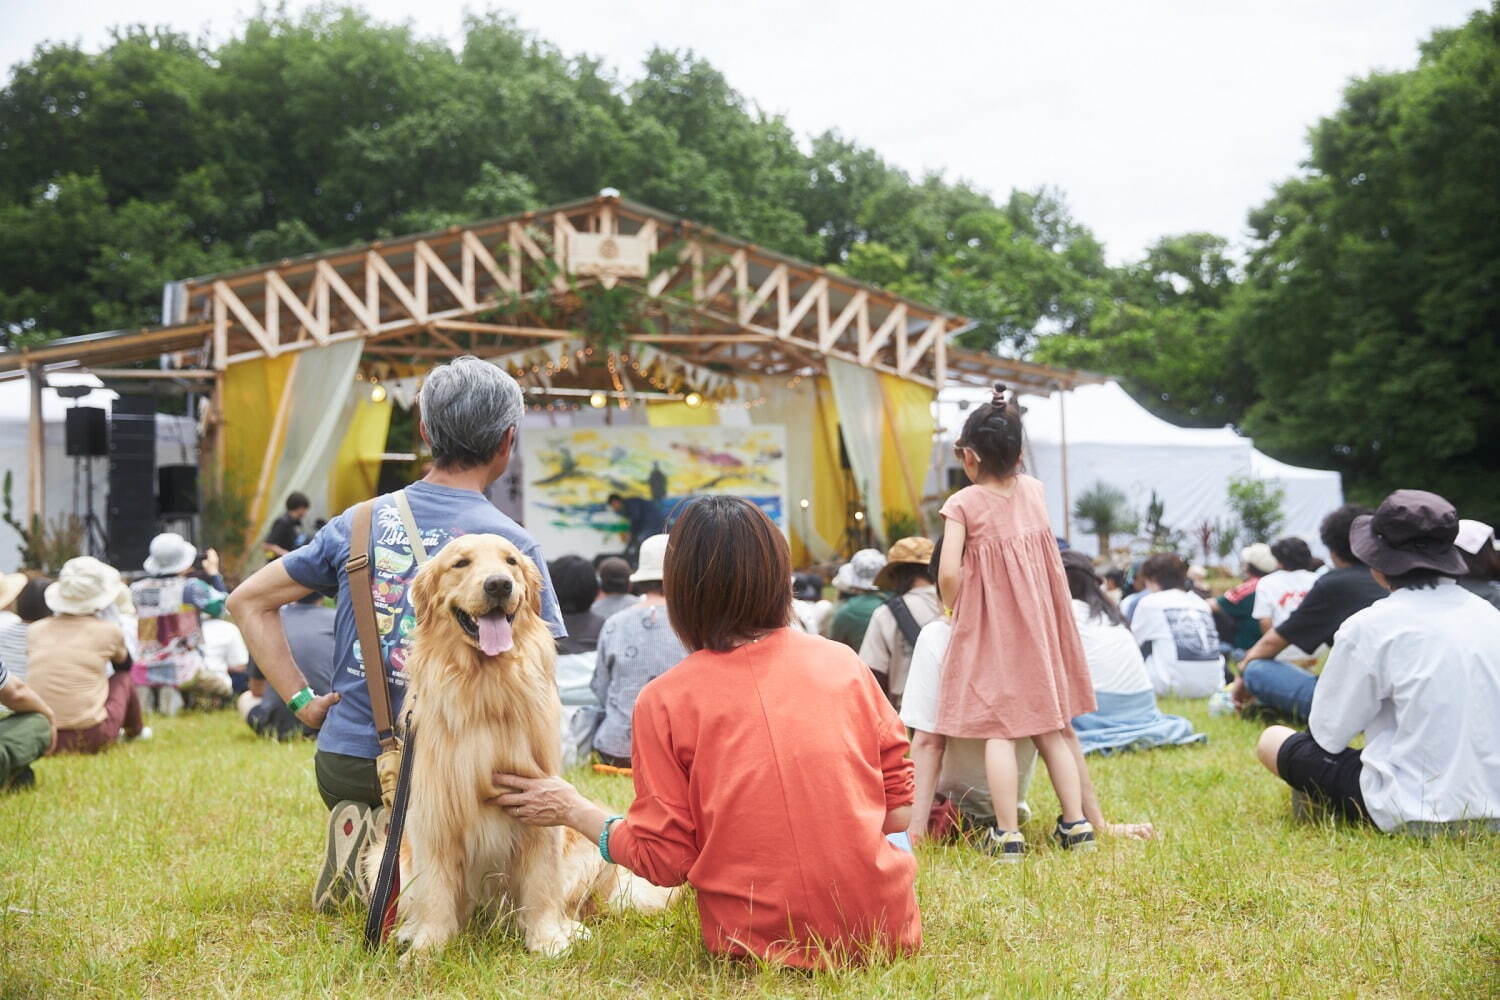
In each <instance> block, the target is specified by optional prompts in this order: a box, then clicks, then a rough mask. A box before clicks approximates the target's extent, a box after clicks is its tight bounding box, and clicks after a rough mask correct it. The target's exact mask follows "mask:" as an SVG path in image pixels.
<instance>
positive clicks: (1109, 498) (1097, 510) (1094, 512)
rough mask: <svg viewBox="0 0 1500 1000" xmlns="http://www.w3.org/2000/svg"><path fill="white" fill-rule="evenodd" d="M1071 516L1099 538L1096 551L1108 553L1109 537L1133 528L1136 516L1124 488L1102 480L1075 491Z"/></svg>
mask: <svg viewBox="0 0 1500 1000" xmlns="http://www.w3.org/2000/svg"><path fill="white" fill-rule="evenodd" d="M1073 516H1074V517H1075V518H1077V519H1078V524H1079V527H1081V528H1082V529H1083V530H1084V531H1087V532H1089V533H1091V534H1094V535H1097V536H1098V538H1099V554H1100V555H1108V554H1109V550H1110V539H1111V538H1112V537H1113V536H1115V535H1127V534H1130V533H1131V532H1133V531H1135V529H1136V525H1137V523H1138V522H1137V519H1136V516H1135V511H1133V510H1131V509H1130V498H1129V497H1127V496H1126V495H1125V491H1124V490H1122V489H1120V488H1119V487H1116V486H1111V485H1109V484H1108V483H1105V482H1097V483H1095V484H1094V485H1093V486H1090V487H1089V488H1088V489H1086V490H1084V491H1083V492H1082V493H1080V494H1078V498H1077V499H1076V500H1074V501H1073Z"/></svg>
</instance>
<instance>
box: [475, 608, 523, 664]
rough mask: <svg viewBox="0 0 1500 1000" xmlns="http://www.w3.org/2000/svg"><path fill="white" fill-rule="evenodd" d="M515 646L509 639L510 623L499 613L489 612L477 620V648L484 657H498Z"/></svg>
mask: <svg viewBox="0 0 1500 1000" xmlns="http://www.w3.org/2000/svg"><path fill="white" fill-rule="evenodd" d="M513 645H515V643H514V641H513V640H512V639H511V634H510V622H509V621H507V620H506V618H505V615H504V614H502V613H501V612H499V611H491V612H490V613H489V614H487V615H482V616H481V617H480V618H479V648H480V649H481V650H483V651H484V655H485V656H499V655H500V654H501V653H506V652H509V651H510V647H511V646H513Z"/></svg>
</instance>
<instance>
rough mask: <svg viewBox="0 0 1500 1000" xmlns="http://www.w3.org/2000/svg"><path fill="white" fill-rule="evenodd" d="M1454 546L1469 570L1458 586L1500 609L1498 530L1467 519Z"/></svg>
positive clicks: (1463, 520)
mask: <svg viewBox="0 0 1500 1000" xmlns="http://www.w3.org/2000/svg"><path fill="white" fill-rule="evenodd" d="M1453 544H1454V545H1456V546H1458V550H1459V552H1461V553H1463V559H1464V562H1465V563H1467V564H1468V567H1469V571H1468V572H1467V573H1465V574H1464V575H1463V576H1461V577H1459V578H1458V585H1459V586H1460V587H1462V588H1464V589H1465V590H1467V591H1468V592H1469V593H1471V594H1476V595H1478V596H1480V597H1482V598H1484V599H1485V600H1486V601H1489V602H1490V604H1492V605H1494V606H1495V607H1496V608H1500V542H1497V541H1495V529H1494V528H1492V527H1490V526H1489V525H1488V524H1485V523H1484V522H1483V521H1475V520H1472V519H1470V518H1463V519H1462V520H1460V521H1459V522H1458V537H1457V538H1455V539H1454V540H1453Z"/></svg>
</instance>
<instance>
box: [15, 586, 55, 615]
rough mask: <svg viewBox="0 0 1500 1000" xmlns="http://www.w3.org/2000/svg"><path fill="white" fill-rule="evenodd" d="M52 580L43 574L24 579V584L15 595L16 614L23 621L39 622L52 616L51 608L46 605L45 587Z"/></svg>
mask: <svg viewBox="0 0 1500 1000" xmlns="http://www.w3.org/2000/svg"><path fill="white" fill-rule="evenodd" d="M51 585H52V581H51V580H49V579H47V578H46V577H45V576H38V577H33V578H32V579H30V580H27V581H26V586H24V587H22V588H21V592H20V593H19V594H17V595H16V616H17V617H19V618H20V619H21V620H22V621H23V622H39V621H41V620H42V619H43V618H51V617H52V609H51V608H49V607H47V600H46V597H45V595H46V593H47V588H48V587H50V586H51Z"/></svg>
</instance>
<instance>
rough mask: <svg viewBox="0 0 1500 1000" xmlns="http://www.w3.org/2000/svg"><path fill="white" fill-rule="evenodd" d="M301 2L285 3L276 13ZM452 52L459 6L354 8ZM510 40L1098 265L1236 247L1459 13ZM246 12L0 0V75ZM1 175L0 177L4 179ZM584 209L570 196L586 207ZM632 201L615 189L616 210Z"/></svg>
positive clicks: (605, 22) (1167, 13)
mask: <svg viewBox="0 0 1500 1000" xmlns="http://www.w3.org/2000/svg"><path fill="white" fill-rule="evenodd" d="M305 6H307V4H305V3H302V2H298V0H290V2H289V3H288V7H290V8H291V9H294V10H295V9H301V8H303V7H305ZM363 6H364V7H365V8H366V9H368V10H369V11H371V12H372V13H373V14H374V15H376V16H377V17H379V18H381V19H384V20H392V21H401V20H411V21H412V22H414V23H415V24H416V26H417V28H418V29H419V30H420V31H421V32H423V33H425V34H431V35H442V36H445V37H448V38H450V39H456V38H458V37H459V32H460V25H461V21H462V17H463V13H464V10H465V9H466V8H468V9H476V8H477V9H483V8H482V5H478V4H474V3H468V4H466V3H464V0H421V2H416V0H365V2H364V4H363ZM503 7H504V9H507V10H510V11H513V12H514V13H515V14H516V15H517V16H518V17H519V19H520V22H521V23H522V25H524V26H525V27H528V28H532V29H535V30H536V31H537V32H539V33H540V34H541V35H542V36H543V37H545V38H547V39H549V40H551V41H552V42H554V43H556V44H558V45H559V46H561V47H562V49H563V50H564V51H566V52H568V53H588V54H591V55H596V56H602V57H603V58H604V59H605V60H606V61H607V62H609V63H610V64H611V65H613V66H614V67H615V69H616V70H617V71H618V72H619V73H620V75H622V76H623V77H625V78H627V79H628V78H631V77H634V76H635V75H636V74H637V73H638V72H639V67H640V65H641V60H642V58H643V57H644V55H645V54H646V52H647V51H648V50H649V49H650V47H651V46H653V45H661V46H664V47H669V48H684V49H686V48H691V49H693V50H695V51H697V52H698V53H699V54H701V55H703V56H705V57H707V58H708V59H709V61H711V62H712V63H713V64H714V65H715V66H717V67H718V68H719V69H720V70H722V71H723V72H724V73H725V74H726V75H727V76H728V78H729V80H730V82H731V83H732V84H733V85H734V86H735V87H736V88H737V89H739V90H740V91H741V92H742V93H744V94H745V95H746V96H747V97H748V98H749V99H751V100H752V101H755V102H756V103H758V104H759V105H760V106H761V107H763V108H765V109H767V110H769V111H773V112H779V113H782V114H784V115H785V116H786V118H787V120H788V121H789V122H790V124H791V125H792V127H793V128H794V129H796V130H797V132H798V133H799V134H802V135H804V136H805V135H807V134H811V133H816V132H821V131H823V130H824V129H829V128H834V129H838V130H839V131H842V132H843V133H844V134H846V135H848V136H851V137H853V138H855V139H857V140H859V141H860V142H862V143H865V144H868V145H870V146H873V147H875V148H876V149H877V150H879V151H880V152H881V153H882V154H884V155H885V156H886V157H887V158H888V159H890V160H893V161H894V162H896V163H897V164H899V165H901V166H902V167H904V168H906V169H907V170H909V171H912V172H913V173H921V172H924V171H927V170H932V169H935V170H942V171H944V172H945V173H946V174H948V175H949V176H950V177H962V178H965V179H967V180H969V181H971V182H973V183H975V184H977V185H979V186H981V187H983V188H985V189H987V190H989V191H991V192H993V193H995V194H996V195H998V196H1000V197H1003V196H1004V194H1005V193H1006V192H1007V191H1008V190H1009V189H1010V188H1012V187H1021V188H1033V187H1036V186H1038V185H1043V184H1050V185H1054V186H1056V187H1058V188H1060V189H1062V191H1063V192H1064V193H1065V194H1066V196H1067V198H1068V199H1069V201H1070V203H1071V204H1072V207H1073V211H1074V214H1075V216H1076V217H1077V218H1078V219H1079V220H1081V221H1082V222H1084V223H1085V224H1087V225H1089V226H1090V227H1092V228H1093V230H1094V231H1095V232H1096V233H1097V234H1098V235H1099V237H1100V238H1101V239H1103V240H1104V242H1105V244H1106V247H1107V249H1108V251H1109V255H1110V257H1111V258H1112V259H1113V260H1115V261H1120V260H1123V259H1128V258H1131V257H1134V256H1136V255H1138V254H1139V253H1140V251H1141V250H1142V248H1143V247H1145V246H1146V245H1148V244H1149V243H1151V242H1152V241H1153V240H1154V239H1155V238H1156V237H1158V236H1160V235H1163V234H1166V233H1178V232H1187V231H1193V230H1208V231H1211V232H1216V233H1221V234H1224V235H1227V236H1229V237H1231V238H1233V239H1235V240H1236V241H1239V240H1241V239H1243V237H1244V232H1245V215H1246V212H1247V211H1248V210H1249V209H1250V208H1251V207H1252V206H1254V205H1256V204H1258V203H1260V202H1261V201H1263V200H1264V199H1265V198H1266V196H1267V195H1268V194H1269V193H1270V190H1271V187H1272V185H1273V184H1274V183H1275V182H1276V181H1277V180H1279V179H1281V178H1283V177H1285V176H1287V175H1288V174H1290V173H1292V172H1294V171H1295V170H1296V168H1297V165H1298V163H1299V161H1301V159H1302V158H1303V156H1304V151H1305V146H1304V136H1305V134H1306V129H1307V128H1308V126H1309V125H1311V124H1313V123H1314V122H1315V121H1316V120H1317V119H1318V118H1319V117H1320V116H1322V115H1325V114H1327V113H1329V112H1330V111H1332V110H1333V109H1334V108H1335V107H1337V105H1338V101H1339V94H1340V91H1341V89H1342V88H1343V86H1344V84H1345V82H1346V81H1347V80H1348V79H1349V78H1350V77H1353V76H1357V75H1362V74H1364V73H1367V72H1369V71H1370V70H1373V69H1404V68H1407V67H1410V66H1411V65H1413V64H1414V63H1415V61H1416V52H1417V43H1418V41H1419V40H1421V39H1424V38H1426V37H1427V35H1428V34H1429V33H1430V32H1431V31H1432V30H1433V29H1434V28H1436V27H1448V26H1454V25H1457V24H1459V23H1461V22H1462V21H1463V20H1464V19H1465V18H1466V17H1467V15H1468V13H1469V12H1470V11H1472V10H1474V9H1476V8H1477V7H1478V3H1476V2H1475V0H1126V2H1123V3H1120V2H1115V3H1111V2H1107V0H1096V2H1091V3H1083V2H1077V0H1062V2H1059V0H1054V2H1046V3H1043V2H1026V3H1021V2H1014V0H1010V2H1007V0H971V2H969V3H955V2H950V0H904V2H892V0H859V2H853V0H797V2H788V0H762V2H758V3H748V4H724V3H714V2H709V3H703V2H702V0H695V2H689V0H634V2H632V3H628V4H627V3H620V2H619V0H514V2H511V3H508V4H505V5H503ZM253 10H254V4H252V3H248V2H244V0H45V2H42V0H0V65H3V66H4V67H7V69H6V76H7V78H8V76H9V70H8V67H10V66H12V65H13V64H15V63H16V62H18V61H21V60H24V59H26V58H27V57H28V56H29V55H30V53H31V51H32V48H33V46H35V45H36V44H37V43H39V42H42V41H44V40H72V41H82V43H83V44H84V45H85V46H87V47H89V48H97V47H99V46H100V45H101V43H102V42H103V41H104V40H105V39H106V38H107V35H108V30H109V27H110V26H111V25H114V24H120V23H127V22H128V23H136V22H139V23H146V24H170V25H172V26H174V27H176V28H179V29H182V30H185V31H188V32H192V33H204V34H206V35H207V36H208V37H209V38H210V39H211V40H213V39H220V38H222V37H224V36H225V35H227V34H229V33H230V32H232V31H233V30H234V29H235V27H236V25H237V24H238V23H239V21H240V19H241V18H242V17H243V16H244V15H245V14H246V13H248V12H250V11H253ZM3 166H4V165H3V163H0V169H3ZM586 193H588V192H579V194H586ZM623 193H624V194H625V195H627V196H629V194H630V192H629V191H625V192H623Z"/></svg>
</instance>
